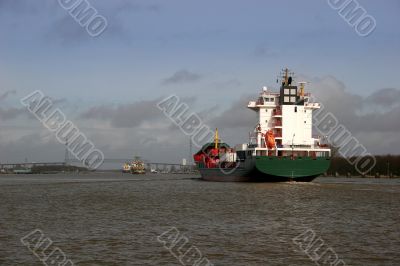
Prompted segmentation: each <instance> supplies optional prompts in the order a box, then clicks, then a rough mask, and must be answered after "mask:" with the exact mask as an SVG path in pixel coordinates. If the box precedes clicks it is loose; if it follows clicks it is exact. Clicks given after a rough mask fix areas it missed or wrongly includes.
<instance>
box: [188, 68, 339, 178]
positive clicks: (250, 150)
mask: <svg viewBox="0 0 400 266" xmlns="http://www.w3.org/2000/svg"><path fill="white" fill-rule="evenodd" d="M292 76H293V74H292V73H290V72H289V70H288V69H285V70H284V72H283V74H282V76H281V84H282V85H281V88H280V91H279V92H270V91H269V90H268V89H267V88H266V87H264V88H263V89H262V92H261V93H260V95H259V97H258V99H257V100H255V101H250V102H249V103H248V105H247V107H248V108H249V109H251V110H253V111H255V112H257V115H258V123H257V124H256V126H255V128H254V131H253V132H251V133H250V137H249V143H246V144H240V145H236V146H235V147H234V148H232V147H230V146H229V145H227V144H226V143H221V142H220V141H219V137H218V130H217V131H216V134H215V139H214V142H211V143H207V144H205V145H204V146H203V147H202V149H201V150H200V151H198V152H197V153H196V154H195V155H194V160H195V162H196V165H197V166H198V168H199V171H200V174H201V176H202V178H203V179H204V180H209V181H254V182H280V181H302V182H308V181H312V180H313V179H314V178H316V177H317V176H319V175H321V174H323V173H325V172H326V171H327V170H328V168H329V165H330V156H331V149H330V147H329V145H327V144H324V143H323V137H313V135H312V115H313V111H314V110H317V109H319V108H320V107H321V106H320V104H319V103H316V102H313V101H312V100H311V95H310V93H305V91H304V89H305V82H299V86H296V85H292V83H293V77H292Z"/></svg>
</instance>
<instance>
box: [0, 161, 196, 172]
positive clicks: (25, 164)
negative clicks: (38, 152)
mask: <svg viewBox="0 0 400 266" xmlns="http://www.w3.org/2000/svg"><path fill="white" fill-rule="evenodd" d="M131 161H132V159H104V161H103V164H106V163H113V164H121V168H122V164H124V163H126V162H131ZM81 163H82V162H81V161H80V160H77V159H70V160H68V161H67V162H21V163H0V169H4V168H8V169H10V168H16V167H27V168H30V167H34V166H65V165H71V164H74V165H75V164H81ZM144 163H145V165H146V168H147V169H159V170H162V169H176V170H182V169H186V168H189V167H190V165H183V164H176V163H158V162H149V161H146V160H145V161H144Z"/></svg>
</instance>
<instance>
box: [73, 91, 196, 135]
mask: <svg viewBox="0 0 400 266" xmlns="http://www.w3.org/2000/svg"><path fill="white" fill-rule="evenodd" d="M194 100H195V98H183V99H182V100H181V102H185V103H187V104H190V103H193V102H194ZM160 101H161V98H157V99H155V100H148V101H141V102H135V103H131V104H120V105H117V106H107V105H102V106H95V107H91V108H90V109H89V110H87V111H84V112H83V113H82V114H81V115H80V118H83V119H98V120H103V121H108V122H109V123H110V125H111V126H112V127H116V128H137V127H140V126H141V125H142V124H143V123H145V122H146V123H149V122H151V121H155V120H161V121H163V120H167V119H168V118H167V117H165V115H164V114H163V112H162V111H161V110H159V109H158V107H157V103H158V102H160Z"/></svg>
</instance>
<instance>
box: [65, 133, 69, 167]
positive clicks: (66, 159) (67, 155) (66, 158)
mask: <svg viewBox="0 0 400 266" xmlns="http://www.w3.org/2000/svg"><path fill="white" fill-rule="evenodd" d="M68 162H69V152H68V138H67V139H66V141H65V156H64V163H65V165H68Z"/></svg>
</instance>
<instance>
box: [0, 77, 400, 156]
mask: <svg viewBox="0 0 400 266" xmlns="http://www.w3.org/2000/svg"><path fill="white" fill-rule="evenodd" d="M299 80H300V79H299ZM303 80H309V81H310V84H308V85H307V86H306V92H312V93H313V94H314V95H315V96H316V99H317V101H318V102H321V103H322V104H324V106H325V109H326V111H327V112H331V113H333V114H334V115H335V116H336V117H337V119H338V120H339V123H341V124H343V125H344V126H345V127H346V128H348V129H349V130H350V132H351V133H352V135H353V136H354V137H356V138H357V139H358V140H359V141H360V143H361V144H363V145H364V146H365V147H366V148H367V150H368V151H369V152H371V153H372V154H385V153H398V151H399V149H400V143H399V141H398V131H399V130H400V123H399V122H398V121H399V120H398V117H400V106H399V105H400V104H397V102H396V100H393V99H392V98H395V97H396V96H398V95H400V90H399V89H394V88H392V89H387V88H383V89H379V90H376V91H375V92H374V93H372V94H371V95H367V96H361V95H357V94H355V93H352V92H351V90H350V89H349V88H347V87H346V85H345V84H344V83H343V82H341V81H339V80H338V79H336V78H335V77H332V76H326V77H322V78H308V79H306V78H304V79H303ZM257 97H258V91H256V90H255V91H254V92H252V93H251V94H249V95H242V96H241V97H238V99H237V100H236V101H234V102H232V104H231V105H229V106H228V107H226V108H225V109H222V107H221V106H215V107H212V108H203V109H200V110H195V107H196V106H195V104H196V105H197V104H198V102H199V100H198V99H197V98H194V97H191V98H184V99H182V100H181V102H185V103H187V104H188V105H189V107H190V110H191V111H194V112H196V113H197V114H199V116H200V117H201V118H202V120H203V121H204V124H205V125H207V126H208V127H209V128H210V129H212V130H213V129H214V128H218V129H219V132H220V137H221V138H222V139H223V141H225V142H227V143H228V144H229V145H232V146H233V145H235V144H237V143H245V142H247V141H248V132H250V131H252V130H253V128H254V126H255V125H256V123H257V116H256V113H255V112H254V111H252V110H250V109H248V108H247V103H248V101H249V100H254V99H256V98H257ZM160 99H161V98H155V99H150V100H143V101H138V102H133V103H128V104H119V105H113V104H110V105H99V106H93V107H90V108H87V110H86V111H84V112H82V113H81V114H80V115H79V116H78V117H76V118H74V119H73V121H74V123H76V124H77V125H78V127H80V126H79V125H83V126H82V127H80V129H81V130H82V132H84V133H85V134H86V135H87V137H88V138H89V139H90V140H92V141H93V142H94V143H95V145H96V147H99V148H100V149H101V150H102V151H103V152H104V153H105V154H106V157H107V158H118V157H122V158H124V157H127V158H129V157H132V156H133V155H135V154H138V155H141V156H143V157H144V158H145V159H148V160H151V161H159V162H177V161H180V160H181V159H182V158H188V153H189V138H190V136H187V135H185V134H184V133H182V132H181V130H180V129H179V128H178V127H177V126H176V125H174V124H173V123H172V122H171V121H170V120H169V119H168V118H167V117H166V116H164V114H163V113H162V112H161V111H160V110H159V109H158V108H157V107H156V104H157V103H158V102H159V100H160ZM395 99H397V98H395ZM67 104H71V103H70V102H67ZM372 106H375V107H374V108H372ZM382 107H384V108H382ZM376 108H378V109H379V111H377V110H376ZM23 112H26V111H25V110H19V109H18V108H9V109H4V107H3V108H0V119H2V120H11V119H15V121H13V124H12V125H21V124H23V123H24V121H26V119H25V120H23V119H21V118H20V117H19V115H20V114H21V113H23ZM31 124H32V123H31ZM23 125H26V124H23ZM33 125H35V126H36V129H31V130H29V131H27V130H26V129H21V128H18V127H14V128H13V127H11V126H10V127H7V125H2V127H1V129H2V134H1V135H0V150H1V151H2V153H1V154H0V160H1V159H2V158H3V160H5V159H7V160H16V161H17V160H21V159H22V160H23V158H21V156H22V157H24V156H25V154H28V155H27V156H29V158H31V156H32V157H33V158H34V157H35V153H37V154H38V155H37V157H38V158H41V159H42V160H46V159H45V158H48V159H47V160H52V159H51V158H60V159H61V160H62V158H63V155H64V152H63V147H62V145H61V144H57V142H55V141H54V137H52V135H51V134H45V133H46V132H47V131H46V130H45V129H43V128H42V126H41V125H40V124H39V122H37V123H33ZM37 128H42V129H41V130H42V131H44V133H41V134H35V133H37V132H40V130H38V129H37ZM47 133H49V132H47ZM29 142H35V145H33V144H30V145H26V143H29ZM52 148H54V149H55V151H53V150H50V149H52ZM193 151H195V148H194V149H193ZM21 154H23V155H21ZM10 158H11V159H10ZM54 160H56V159H54Z"/></svg>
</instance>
